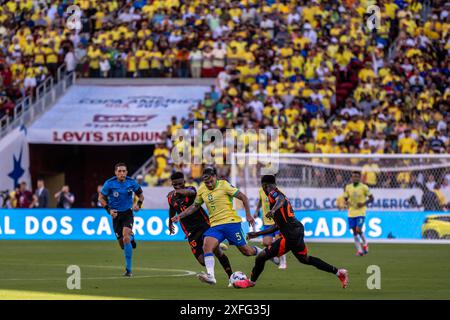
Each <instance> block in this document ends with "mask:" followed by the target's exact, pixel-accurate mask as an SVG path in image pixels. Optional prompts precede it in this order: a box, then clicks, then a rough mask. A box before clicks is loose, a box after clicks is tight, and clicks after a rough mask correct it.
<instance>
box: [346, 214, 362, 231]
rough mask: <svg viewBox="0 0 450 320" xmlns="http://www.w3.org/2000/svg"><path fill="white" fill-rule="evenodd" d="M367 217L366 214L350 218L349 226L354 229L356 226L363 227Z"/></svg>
mask: <svg viewBox="0 0 450 320" xmlns="http://www.w3.org/2000/svg"><path fill="white" fill-rule="evenodd" d="M365 219H366V217H364V216H359V217H354V218H348V227H349V228H350V229H354V228H356V227H358V228H360V229H362V227H363V225H364V220H365Z"/></svg>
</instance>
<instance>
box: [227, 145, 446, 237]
mask: <svg viewBox="0 0 450 320" xmlns="http://www.w3.org/2000/svg"><path fill="white" fill-rule="evenodd" d="M231 163H232V165H231V177H230V178H231V182H232V183H233V184H234V185H236V186H238V187H239V188H240V189H241V190H242V191H243V192H244V193H246V194H247V196H248V197H249V198H250V200H251V201H250V203H251V206H252V207H253V208H254V207H255V206H256V202H257V200H258V198H259V196H258V192H259V187H260V179H261V176H262V175H263V174H275V176H276V179H277V185H278V186H279V187H280V189H282V190H283V191H284V193H285V194H286V195H287V196H288V197H289V199H290V201H291V204H292V205H293V207H294V210H295V211H296V212H299V211H300V212H301V211H305V210H309V211H311V210H314V211H324V212H327V211H336V210H344V209H345V208H344V207H343V203H342V198H341V196H342V194H343V190H344V186H345V185H346V184H347V183H349V182H350V178H351V174H352V172H353V171H359V172H361V176H362V182H364V183H365V184H367V185H368V186H369V187H370V189H371V192H372V194H373V195H374V198H375V201H374V202H373V203H372V204H371V205H369V206H368V211H377V212H381V211H382V212H385V213H389V212H392V213H399V212H405V213H406V212H411V211H412V212H425V213H427V215H426V216H424V215H423V214H422V215H414V217H419V218H417V219H420V220H421V222H424V220H425V222H428V223H429V224H430V225H431V224H434V225H435V226H434V227H433V228H431V227H430V230H428V232H427V230H425V229H426V226H425V224H424V226H425V227H423V228H422V229H423V230H422V231H421V232H422V234H421V236H422V237H424V238H450V212H448V211H449V209H450V185H449V182H450V155H399V154H395V155H386V154H364V155H363V154H283V153H281V154H256V153H254V154H250V153H234V154H233V156H232V161H231ZM446 212H447V213H449V215H446ZM411 218H413V216H411ZM445 229H446V230H445Z"/></svg>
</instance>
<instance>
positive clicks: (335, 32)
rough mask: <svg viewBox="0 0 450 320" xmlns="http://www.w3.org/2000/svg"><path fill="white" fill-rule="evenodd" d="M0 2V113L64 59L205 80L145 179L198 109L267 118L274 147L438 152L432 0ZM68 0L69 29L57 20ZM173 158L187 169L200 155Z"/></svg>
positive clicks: (439, 54)
mask: <svg viewBox="0 0 450 320" xmlns="http://www.w3.org/2000/svg"><path fill="white" fill-rule="evenodd" d="M0 2H1V3H2V6H1V9H0V99H1V100H0V117H1V116H2V115H3V114H9V115H11V113H12V110H13V109H14V104H15V103H16V102H17V101H18V100H20V99H21V98H22V97H23V96H25V95H27V94H33V91H34V89H35V88H36V86H37V85H38V84H39V83H40V82H42V81H43V80H44V79H45V78H46V77H49V76H53V77H55V75H56V71H57V68H58V66H59V65H61V64H62V63H65V64H66V65H67V70H68V71H73V70H75V71H76V72H77V74H78V75H79V76H81V77H194V78H196V77H211V78H216V86H215V87H213V88H212V89H211V91H210V92H208V93H207V94H206V95H205V97H204V100H203V101H202V102H201V103H199V105H197V106H194V107H193V108H192V110H191V112H190V113H189V116H188V117H187V118H181V119H173V122H172V124H170V126H169V128H168V130H167V133H166V137H165V141H164V143H162V144H161V145H159V146H157V148H156V149H155V152H154V157H155V164H156V165H155V167H154V168H153V169H152V170H154V172H153V173H150V174H148V175H147V176H146V177H145V179H144V180H145V182H146V183H148V184H150V185H155V184H167V183H168V182H167V181H168V177H169V176H170V172H171V171H172V170H173V169H174V167H172V166H171V163H170V162H171V160H170V152H171V149H172V148H173V147H174V143H173V141H171V137H172V135H173V134H174V132H175V130H176V129H178V128H182V129H185V130H188V131H191V132H192V131H193V130H195V129H194V128H193V122H194V121H196V120H199V121H203V124H204V129H206V128H218V129H221V130H225V129H226V128H234V129H236V128H241V129H243V130H247V129H259V128H279V129H281V132H282V133H281V135H280V137H279V141H280V145H279V149H280V151H281V152H283V153H361V154H368V153H444V152H445V153H448V152H449V151H450V144H449V138H448V129H449V125H448V124H449V120H450V118H449V112H448V111H449V107H448V106H449V96H450V89H449V86H448V78H449V66H448V65H449V55H448V52H449V50H450V38H449V32H448V30H449V18H448V6H446V5H445V4H444V1H432V3H431V8H430V10H429V12H424V9H426V8H425V7H426V3H424V1H419V0H395V1H388V0H380V1H372V0H342V1H331V0H291V1H290V0H287V1H284V0H266V1H256V0H241V1H230V0H225V1H207V0H196V1H182V0H170V1H163V0H155V1H150V0H149V1H147V0H136V1H118V0H113V1H106V0H79V1H77V0H75V1H73V2H72V1H51V2H49V1H33V0H9V1H0ZM71 4H75V5H77V6H79V8H80V9H81V12H82V15H81V16H80V26H81V29H79V30H76V29H73V30H71V29H69V28H68V25H67V22H68V20H67V19H68V17H69V16H70V15H71V14H73V12H68V11H67V8H68V7H69V5H71ZM372 4H376V5H378V7H379V9H380V21H379V25H376V26H375V28H373V29H372V28H369V25H368V20H369V17H371V14H372V13H371V12H369V13H368V12H367V8H368V6H369V5H372ZM424 13H428V14H426V15H425V14H424ZM372 21H373V20H372ZM253 138H256V137H252V136H248V137H247V138H246V139H247V143H248V141H249V140H250V139H253ZM182 145H183V143H180V144H177V143H175V147H177V148H178V147H180V146H182ZM269 145H270V144H269ZM184 170H185V171H186V173H187V174H188V176H190V177H192V179H193V180H195V179H197V176H198V174H199V173H200V171H201V166H197V165H192V166H186V169H184ZM224 170H226V169H224ZM153 174H154V175H156V177H154V176H153Z"/></svg>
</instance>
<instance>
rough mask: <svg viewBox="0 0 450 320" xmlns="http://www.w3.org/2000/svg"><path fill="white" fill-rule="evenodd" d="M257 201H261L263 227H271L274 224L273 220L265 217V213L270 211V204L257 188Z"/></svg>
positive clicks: (261, 189)
mask: <svg viewBox="0 0 450 320" xmlns="http://www.w3.org/2000/svg"><path fill="white" fill-rule="evenodd" d="M259 199H260V200H261V209H262V218H263V224H264V225H265V226H271V225H273V224H274V223H275V222H274V221H273V219H270V218H267V217H266V214H267V212H269V211H270V203H269V198H268V197H267V196H266V194H265V193H264V190H263V188H259Z"/></svg>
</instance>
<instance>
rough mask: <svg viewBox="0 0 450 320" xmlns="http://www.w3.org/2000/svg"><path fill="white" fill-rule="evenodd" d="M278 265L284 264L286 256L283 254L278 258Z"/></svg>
mask: <svg viewBox="0 0 450 320" xmlns="http://www.w3.org/2000/svg"><path fill="white" fill-rule="evenodd" d="M280 264H286V255H285V254H283V255H282V256H281V257H280Z"/></svg>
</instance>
